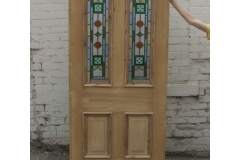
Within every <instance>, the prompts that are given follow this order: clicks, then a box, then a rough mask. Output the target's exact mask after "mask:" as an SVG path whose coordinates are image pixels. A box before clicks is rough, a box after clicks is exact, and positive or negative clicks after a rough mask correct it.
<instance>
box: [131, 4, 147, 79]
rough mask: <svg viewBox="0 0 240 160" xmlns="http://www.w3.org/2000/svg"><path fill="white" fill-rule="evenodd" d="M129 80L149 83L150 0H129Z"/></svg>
mask: <svg viewBox="0 0 240 160" xmlns="http://www.w3.org/2000/svg"><path fill="white" fill-rule="evenodd" d="M129 16H130V17H129V18H130V21H129V24H130V27H129V28H130V30H129V36H130V40H129V43H130V44H129V70H128V71H129V82H130V83H149V67H150V55H151V54H150V45H151V44H150V42H151V41H150V24H151V23H150V22H151V0H130V15H129Z"/></svg>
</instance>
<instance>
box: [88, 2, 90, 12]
mask: <svg viewBox="0 0 240 160" xmlns="http://www.w3.org/2000/svg"><path fill="white" fill-rule="evenodd" d="M88 13H90V1H88Z"/></svg>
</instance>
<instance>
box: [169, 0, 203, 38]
mask: <svg viewBox="0 0 240 160" xmlns="http://www.w3.org/2000/svg"><path fill="white" fill-rule="evenodd" d="M169 2H170V3H171V4H172V5H173V7H174V8H175V9H176V10H177V11H178V13H179V14H180V15H181V16H182V17H183V18H184V19H185V20H186V21H187V22H188V24H190V25H192V26H194V27H196V28H198V29H200V30H202V31H204V32H206V33H207V24H205V23H204V22H202V21H200V20H198V19H196V18H195V17H194V16H193V15H192V14H191V13H190V12H188V11H187V10H186V9H185V8H183V7H182V6H181V5H180V4H179V3H178V1H177V0H169Z"/></svg>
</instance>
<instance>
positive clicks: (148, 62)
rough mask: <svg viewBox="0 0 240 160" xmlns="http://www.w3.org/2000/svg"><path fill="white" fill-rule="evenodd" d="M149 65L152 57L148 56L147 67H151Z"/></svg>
mask: <svg viewBox="0 0 240 160" xmlns="http://www.w3.org/2000/svg"><path fill="white" fill-rule="evenodd" d="M149 67H150V57H149V56H147V68H149Z"/></svg>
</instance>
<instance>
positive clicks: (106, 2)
mask: <svg viewBox="0 0 240 160" xmlns="http://www.w3.org/2000/svg"><path fill="white" fill-rule="evenodd" d="M106 9H108V0H106Z"/></svg>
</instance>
